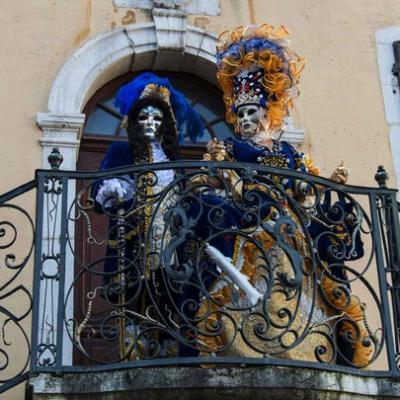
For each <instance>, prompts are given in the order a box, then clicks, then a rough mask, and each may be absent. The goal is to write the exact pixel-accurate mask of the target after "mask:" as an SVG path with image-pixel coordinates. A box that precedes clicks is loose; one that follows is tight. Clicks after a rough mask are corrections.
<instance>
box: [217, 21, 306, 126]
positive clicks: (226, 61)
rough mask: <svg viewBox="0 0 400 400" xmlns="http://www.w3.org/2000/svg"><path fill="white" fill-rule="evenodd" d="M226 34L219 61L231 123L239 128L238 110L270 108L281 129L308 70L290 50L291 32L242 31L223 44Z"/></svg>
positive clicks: (271, 118) (259, 28)
mask: <svg viewBox="0 0 400 400" xmlns="http://www.w3.org/2000/svg"><path fill="white" fill-rule="evenodd" d="M225 33H226V32H224V33H223V34H222V35H221V36H220V42H219V44H218V46H217V54H216V57H217V65H218V73H217V78H218V81H219V83H220V85H221V88H222V90H223V92H224V102H225V106H226V109H227V120H228V122H231V123H233V124H234V125H235V126H236V113H237V110H238V108H239V107H240V106H241V105H245V104H256V105H260V106H261V107H263V108H266V111H267V116H268V120H269V122H270V124H271V127H272V129H278V128H280V127H281V126H282V123H283V119H284V117H285V116H287V115H288V110H289V107H291V106H292V99H293V98H294V97H295V96H296V95H297V94H298V91H297V84H298V83H299V80H300V73H301V71H302V69H303V67H304V59H301V58H300V57H299V56H298V55H297V54H296V53H295V52H294V51H292V50H290V49H289V47H288V45H289V41H288V40H287V39H286V38H287V36H288V35H289V32H288V31H287V30H286V29H285V28H284V27H280V28H279V29H274V27H272V26H271V25H268V24H264V25H261V26H248V27H239V28H237V29H236V30H235V31H233V32H232V33H231V34H230V36H229V37H228V40H223V38H224V35H225Z"/></svg>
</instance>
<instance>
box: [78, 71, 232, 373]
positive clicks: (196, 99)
mask: <svg viewBox="0 0 400 400" xmlns="http://www.w3.org/2000/svg"><path fill="white" fill-rule="evenodd" d="M139 73H140V72H137V73H127V74H123V75H121V76H120V77H117V78H115V79H113V80H111V81H110V82H108V83H107V84H105V85H104V86H103V87H102V88H100V89H99V90H98V91H97V92H96V93H95V94H94V95H93V97H92V98H91V99H90V100H89V101H88V103H87V104H86V106H85V108H84V110H83V112H84V114H85V120H86V123H85V126H84V130H83V136H82V139H81V145H80V149H79V156H78V162H77V169H78V170H80V171H90V170H93V171H96V170H98V169H99V166H100V163H101V161H102V159H103V157H104V153H105V151H106V150H107V148H108V146H109V145H110V144H111V143H112V142H114V141H117V140H118V141H124V140H127V134H126V131H125V129H123V128H122V127H121V121H122V116H121V115H120V114H119V112H118V109H117V108H116V107H115V106H114V98H115V95H116V92H117V90H118V89H119V88H120V86H121V85H123V84H124V83H126V82H128V81H130V80H131V79H133V78H134V76H135V75H137V74H139ZM157 74H158V75H160V76H163V77H168V79H169V80H170V81H171V83H172V84H173V86H174V87H175V88H177V89H178V90H179V91H180V92H182V93H183V94H184V95H185V97H186V98H187V99H188V100H189V102H190V103H191V105H192V107H193V108H194V109H195V110H197V111H198V113H199V115H200V117H201V118H202V120H203V123H204V127H205V129H204V133H203V135H202V137H200V138H199V140H198V142H196V143H192V142H190V140H189V139H187V140H186V141H185V142H184V143H182V148H183V150H182V152H181V158H183V159H194V158H201V157H202V155H203V154H204V152H205V144H206V142H207V141H209V140H210V139H211V138H212V137H217V138H218V139H220V140H222V139H225V138H226V137H228V136H231V135H233V132H232V129H231V127H230V125H228V124H227V123H226V121H225V105H224V103H223V101H222V93H221V91H220V90H219V89H218V87H216V86H214V85H212V84H210V83H209V82H207V81H205V80H203V79H200V78H199V77H196V76H194V75H192V74H188V73H184V72H179V73H176V72H170V71H157ZM86 184H89V181H88V182H82V181H80V182H79V183H78V185H77V193H79V191H80V190H81V188H83V187H85V185H86ZM107 227H108V218H107V217H106V216H104V215H96V218H93V219H92V220H91V229H92V231H91V234H93V236H94V237H96V238H104V237H107ZM87 235H88V232H87V229H86V226H85V224H84V223H83V220H82V219H81V220H78V221H77V223H76V225H75V256H76V257H75V259H76V260H79V262H77V263H76V265H75V270H76V272H75V274H76V275H78V274H79V271H80V269H81V268H82V265H90V262H91V261H92V260H98V259H102V258H103V257H104V256H105V251H106V246H105V245H99V246H93V245H91V244H90V243H89V241H88V237H87ZM101 285H102V277H101V276H98V275H97V276H96V274H89V275H88V277H87V278H86V279H82V280H81V281H79V282H78V283H77V285H76V287H75V289H76V290H75V293H74V304H75V311H74V316H75V318H77V319H78V320H82V319H83V318H84V314H85V310H87V309H88V301H90V300H89V299H88V296H87V294H88V293H89V292H90V291H91V290H92V289H93V287H98V286H101ZM109 306H110V305H109V303H107V301H104V299H101V298H99V299H96V304H95V306H94V307H93V318H94V320H98V321H102V320H103V315H107V314H108V313H109ZM99 324H100V323H99ZM100 330H101V327H100V325H99V326H98V327H96V328H95V329H94V333H93V335H91V337H90V338H85V339H84V342H85V343H84V348H85V349H86V350H87V351H88V353H89V354H90V355H91V356H92V357H93V358H96V359H101V360H104V362H107V361H109V360H110V357H111V358H112V357H113V356H115V354H116V353H117V352H118V349H116V348H112V347H111V346H110V343H109V342H107V341H106V340H105V339H104V337H102V335H100V334H98V332H100ZM74 360H75V362H76V363H77V364H80V365H82V364H83V365H86V364H88V363H90V361H89V360H88V359H87V358H86V357H84V356H82V354H80V352H79V351H75V352H74Z"/></svg>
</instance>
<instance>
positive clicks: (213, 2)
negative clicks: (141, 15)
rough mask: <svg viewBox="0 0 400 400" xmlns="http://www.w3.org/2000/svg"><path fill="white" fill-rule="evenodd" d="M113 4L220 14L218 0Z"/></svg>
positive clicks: (117, 1)
mask: <svg viewBox="0 0 400 400" xmlns="http://www.w3.org/2000/svg"><path fill="white" fill-rule="evenodd" d="M114 5H115V6H116V7H124V8H138V9H142V10H151V9H152V8H154V7H155V8H157V7H158V8H169V9H179V10H182V11H184V12H185V13H186V14H189V15H193V14H194V15H210V16H217V15H220V14H221V9H220V0H114Z"/></svg>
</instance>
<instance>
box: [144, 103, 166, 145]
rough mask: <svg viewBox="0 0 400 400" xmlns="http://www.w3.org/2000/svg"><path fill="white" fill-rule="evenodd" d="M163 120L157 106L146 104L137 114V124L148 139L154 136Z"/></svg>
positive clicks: (152, 138)
mask: <svg viewBox="0 0 400 400" xmlns="http://www.w3.org/2000/svg"><path fill="white" fill-rule="evenodd" d="M162 121H163V113H162V111H161V110H160V109H159V108H156V107H153V106H146V107H144V108H142V109H141V110H140V112H139V114H138V122H139V125H140V126H141V127H142V129H143V135H144V136H146V137H148V138H149V139H150V140H154V139H155V138H156V135H157V132H158V130H159V128H160V126H161V124H162Z"/></svg>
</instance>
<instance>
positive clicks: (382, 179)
mask: <svg viewBox="0 0 400 400" xmlns="http://www.w3.org/2000/svg"><path fill="white" fill-rule="evenodd" d="M388 179H389V175H388V173H387V172H386V170H385V168H383V165H380V166H379V167H378V170H377V172H376V174H375V180H376V181H377V182H378V185H379V187H380V188H382V189H384V188H387V185H386V184H387V181H388Z"/></svg>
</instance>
